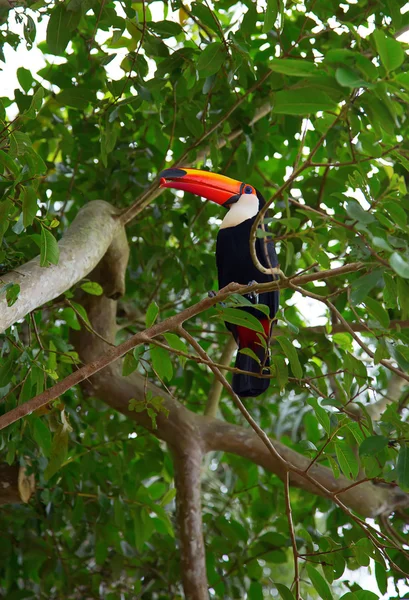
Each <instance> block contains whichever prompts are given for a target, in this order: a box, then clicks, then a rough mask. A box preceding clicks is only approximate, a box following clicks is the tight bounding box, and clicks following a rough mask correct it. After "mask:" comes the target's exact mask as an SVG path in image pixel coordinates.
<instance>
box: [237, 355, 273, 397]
mask: <svg viewBox="0 0 409 600" xmlns="http://www.w3.org/2000/svg"><path fill="white" fill-rule="evenodd" d="M260 350H261V348H260ZM263 354H264V350H263ZM262 362H263V364H264V366H266V367H268V366H270V361H269V360H268V359H267V360H266V361H262ZM235 367H236V368H237V369H241V370H242V371H251V372H252V373H258V374H260V372H261V366H260V365H259V363H258V362H257V361H256V360H254V358H252V357H251V356H247V354H241V352H238V353H237V357H236V364H235ZM269 385H270V380H269V379H267V378H266V379H262V378H261V377H253V376H252V375H247V374H245V373H234V375H233V382H232V387H233V390H234V391H235V392H236V394H237V395H238V396H239V397H240V398H252V397H255V396H260V394H263V392H265V391H266V389H267V388H268V386H269Z"/></svg>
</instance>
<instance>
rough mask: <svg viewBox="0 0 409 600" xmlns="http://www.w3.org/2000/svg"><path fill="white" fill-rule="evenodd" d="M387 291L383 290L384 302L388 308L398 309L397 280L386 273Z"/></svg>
mask: <svg viewBox="0 0 409 600" xmlns="http://www.w3.org/2000/svg"><path fill="white" fill-rule="evenodd" d="M383 278H384V281H385V289H384V290H383V301H384V303H385V306H386V307H387V308H396V306H397V296H398V290H397V287H396V283H395V280H394V279H393V278H392V277H391V276H390V275H389V273H384V276H383Z"/></svg>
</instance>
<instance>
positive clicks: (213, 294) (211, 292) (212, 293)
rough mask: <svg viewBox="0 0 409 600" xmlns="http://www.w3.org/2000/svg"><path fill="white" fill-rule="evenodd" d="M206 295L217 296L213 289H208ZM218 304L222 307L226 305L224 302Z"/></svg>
mask: <svg viewBox="0 0 409 600" xmlns="http://www.w3.org/2000/svg"><path fill="white" fill-rule="evenodd" d="M207 295H208V296H209V298H214V297H215V296H217V292H215V291H214V290H210V292H207ZM219 304H220V306H223V307H225V306H226V303H225V302H219Z"/></svg>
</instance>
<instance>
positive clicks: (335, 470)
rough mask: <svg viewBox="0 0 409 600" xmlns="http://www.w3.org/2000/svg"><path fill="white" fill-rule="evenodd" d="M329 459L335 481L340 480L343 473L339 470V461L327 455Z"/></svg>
mask: <svg viewBox="0 0 409 600" xmlns="http://www.w3.org/2000/svg"><path fill="white" fill-rule="evenodd" d="M327 459H328V461H329V464H330V465H331V469H332V472H333V474H334V477H335V479H338V477H339V476H340V475H341V471H340V470H339V465H338V463H337V461H336V460H335V458H333V457H332V456H331V455H330V454H328V455H327Z"/></svg>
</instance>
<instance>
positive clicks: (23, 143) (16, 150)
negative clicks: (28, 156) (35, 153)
mask: <svg viewBox="0 0 409 600" xmlns="http://www.w3.org/2000/svg"><path fill="white" fill-rule="evenodd" d="M31 147H32V143H31V140H30V138H29V137H28V135H27V134H26V133H23V132H22V131H13V133H10V149H9V156H10V158H16V157H17V156H21V155H22V154H25V153H26V152H27V151H30V150H31Z"/></svg>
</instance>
